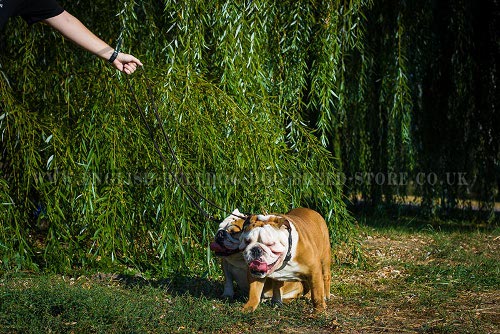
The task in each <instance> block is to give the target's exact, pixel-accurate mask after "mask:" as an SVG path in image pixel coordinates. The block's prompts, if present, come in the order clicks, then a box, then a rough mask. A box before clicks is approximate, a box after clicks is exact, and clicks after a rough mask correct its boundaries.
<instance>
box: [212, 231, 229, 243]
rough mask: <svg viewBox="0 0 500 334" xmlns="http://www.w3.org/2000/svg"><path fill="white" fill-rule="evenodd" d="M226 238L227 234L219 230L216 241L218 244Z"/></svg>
mask: <svg viewBox="0 0 500 334" xmlns="http://www.w3.org/2000/svg"><path fill="white" fill-rule="evenodd" d="M226 238H227V232H226V231H224V230H219V231H218V232H217V234H216V235H215V241H217V242H224V240H226Z"/></svg>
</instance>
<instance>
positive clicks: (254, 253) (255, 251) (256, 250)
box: [250, 246, 262, 259]
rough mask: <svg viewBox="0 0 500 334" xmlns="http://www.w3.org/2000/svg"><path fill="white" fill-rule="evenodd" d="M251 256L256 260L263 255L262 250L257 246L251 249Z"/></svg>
mask: <svg viewBox="0 0 500 334" xmlns="http://www.w3.org/2000/svg"><path fill="white" fill-rule="evenodd" d="M250 254H251V255H252V257H253V258H254V259H256V258H259V257H260V256H261V255H262V249H261V248H260V247H259V246H256V247H254V248H252V249H250Z"/></svg>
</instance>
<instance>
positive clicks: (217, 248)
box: [210, 241, 240, 256]
mask: <svg viewBox="0 0 500 334" xmlns="http://www.w3.org/2000/svg"><path fill="white" fill-rule="evenodd" d="M210 250H212V251H213V252H214V253H215V255H216V256H229V255H232V254H235V253H238V252H239V251H240V250H239V249H238V248H236V249H229V248H226V247H224V246H223V245H221V244H219V243H218V242H216V241H214V242H212V243H211V244H210Z"/></svg>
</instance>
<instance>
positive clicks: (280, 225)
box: [275, 217, 290, 230]
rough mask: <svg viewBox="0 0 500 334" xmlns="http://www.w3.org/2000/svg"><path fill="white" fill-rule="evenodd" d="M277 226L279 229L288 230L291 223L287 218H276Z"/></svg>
mask: <svg viewBox="0 0 500 334" xmlns="http://www.w3.org/2000/svg"><path fill="white" fill-rule="evenodd" d="M275 224H276V226H277V227H278V228H283V227H285V228H286V229H287V230H289V229H290V221H289V220H288V219H286V218H285V217H276V220H275Z"/></svg>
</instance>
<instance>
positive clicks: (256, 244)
mask: <svg viewBox="0 0 500 334" xmlns="http://www.w3.org/2000/svg"><path fill="white" fill-rule="evenodd" d="M287 224H289V222H288V221H287V220H286V219H285V218H283V217H279V216H274V215H267V216H262V215H256V216H251V217H250V218H248V219H247V220H246V222H245V224H244V227H243V233H242V234H241V237H240V239H241V244H240V249H241V250H243V258H244V259H245V262H246V263H247V264H248V267H249V269H250V273H251V274H252V275H253V276H256V277H260V278H262V277H266V276H268V275H270V274H272V273H273V272H274V271H275V270H276V269H278V268H279V267H280V266H281V265H282V264H283V261H284V259H285V257H286V253H287V251H288V231H287V226H289V225H287Z"/></svg>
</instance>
